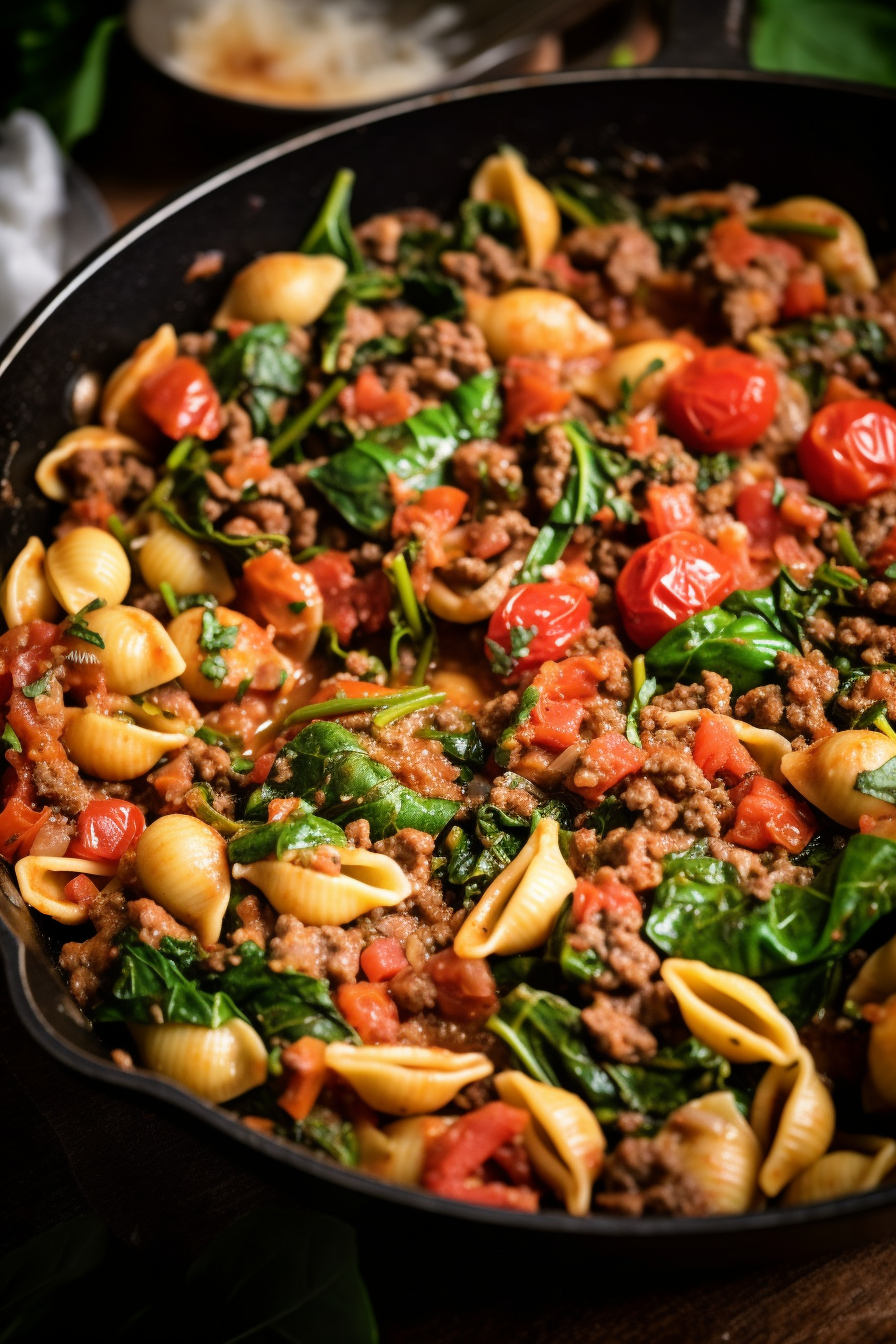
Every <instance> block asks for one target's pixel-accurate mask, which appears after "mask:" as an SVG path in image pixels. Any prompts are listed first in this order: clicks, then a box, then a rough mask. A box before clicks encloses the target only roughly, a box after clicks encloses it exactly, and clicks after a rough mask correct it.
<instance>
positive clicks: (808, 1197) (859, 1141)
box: [781, 1134, 896, 1208]
mask: <svg viewBox="0 0 896 1344" xmlns="http://www.w3.org/2000/svg"><path fill="white" fill-rule="evenodd" d="M855 1149H858V1150H860V1151H854V1150H855ZM894 1167H896V1141H894V1140H893V1139H883V1138H878V1137H877V1136H876V1135H873V1134H854V1135H850V1136H847V1135H841V1136H839V1138H838V1140H837V1149H836V1151H832V1152H830V1153H825V1154H824V1156H823V1157H820V1158H819V1159H818V1161H817V1162H814V1163H813V1164H812V1166H811V1167H807V1168H806V1170H805V1171H801V1172H800V1174H799V1176H797V1177H796V1178H795V1179H794V1180H793V1181H791V1183H790V1185H788V1187H787V1189H786V1190H785V1191H784V1197H783V1199H782V1200H781V1203H782V1204H783V1206H784V1207H785V1208H794V1207H796V1206H797V1205H800V1204H824V1203H827V1201H828V1200H832V1199H843V1198H844V1197H845V1196H846V1195H861V1194H864V1193H865V1192H866V1191H868V1190H876V1189H877V1187H878V1186H879V1185H880V1184H881V1183H882V1182H883V1181H884V1180H886V1178H887V1176H889V1174H890V1172H891V1171H892V1170H893V1168H894Z"/></svg>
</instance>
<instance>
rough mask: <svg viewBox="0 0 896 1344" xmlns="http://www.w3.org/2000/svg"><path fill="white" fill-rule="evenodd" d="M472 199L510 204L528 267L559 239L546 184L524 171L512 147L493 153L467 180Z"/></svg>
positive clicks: (557, 216) (557, 214)
mask: <svg viewBox="0 0 896 1344" xmlns="http://www.w3.org/2000/svg"><path fill="white" fill-rule="evenodd" d="M470 196H471V197H472V199H473V200H474V201H500V202H501V203H502V204H503V205H512V206H513V208H514V210H515V211H516V214H517V218H518V219H519V222H520V229H521V231H522V234H523V239H524V241H525V244H526V254H527V257H528V261H529V265H530V266H535V267H538V266H542V265H543V264H544V261H545V258H546V257H549V256H550V254H551V253H552V252H553V251H554V249H555V247H556V246H557V244H558V242H559V241H560V211H559V210H558V209H557V203H556V201H555V200H554V198H553V196H552V195H551V193H550V192H549V191H548V189H547V187H544V186H542V184H541V183H540V182H539V181H538V179H537V178H534V177H533V176H532V174H531V173H528V172H526V168H525V165H524V163H523V160H522V158H521V157H520V155H519V154H517V152H516V150H514V149H504V150H502V151H501V153H500V154H492V155H491V156H490V157H489V158H487V159H486V160H485V162H484V163H482V164H481V166H480V167H479V170H478V171H477V173H476V176H475V177H474V178H473V181H472V182H471V183H470Z"/></svg>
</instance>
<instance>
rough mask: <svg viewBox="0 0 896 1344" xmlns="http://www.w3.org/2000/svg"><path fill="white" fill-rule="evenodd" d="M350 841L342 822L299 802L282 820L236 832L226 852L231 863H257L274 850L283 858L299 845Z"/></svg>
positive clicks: (342, 845) (308, 846) (313, 846)
mask: <svg viewBox="0 0 896 1344" xmlns="http://www.w3.org/2000/svg"><path fill="white" fill-rule="evenodd" d="M347 843H348V841H347V840H346V838H345V831H343V830H342V828H341V827H340V826H337V825H336V824H335V823H334V822H332V821H327V820H326V819H325V818H324V817H317V816H315V815H314V813H313V812H312V811H311V809H310V808H309V807H308V805H307V804H304V803H300V804H299V805H298V806H297V807H295V808H294V809H293V811H292V812H290V814H289V816H288V817H284V819H283V820H282V821H269V822H267V823H266V824H265V825H263V826H257V827H253V829H252V830H250V831H246V832H245V833H244V834H243V835H238V836H235V837H234V839H233V840H231V841H230V844H229V845H228V847H227V853H228V856H229V858H230V862H231V863H257V862H258V861H259V860H260V859H266V858H267V857H268V856H269V855H272V854H273V855H274V856H275V857H276V858H278V859H282V858H283V856H284V854H287V853H289V852H290V851H292V850H296V849H316V848H317V846H318V845H335V846H336V848H337V849H344V848H345V846H346V844H347Z"/></svg>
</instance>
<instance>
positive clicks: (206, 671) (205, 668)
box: [199, 653, 227, 686]
mask: <svg viewBox="0 0 896 1344" xmlns="http://www.w3.org/2000/svg"><path fill="white" fill-rule="evenodd" d="M199 671H200V672H201V673H202V675H203V676H204V677H206V678H207V679H208V680H209V681H210V682H212V684H213V685H215V686H220V685H221V683H222V681H225V680H226V679H227V664H226V663H225V661H224V659H223V658H222V657H221V655H220V653H213V654H212V655H211V656H210V657H208V658H203V660H202V662H201V663H200V664H199Z"/></svg>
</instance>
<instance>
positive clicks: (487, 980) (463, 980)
mask: <svg viewBox="0 0 896 1344" xmlns="http://www.w3.org/2000/svg"><path fill="white" fill-rule="evenodd" d="M426 970H427V974H428V975H429V976H430V979H431V980H432V981H433V983H434V984H435V987H436V993H437V995H438V999H439V1012H441V1013H443V1014H444V1015H445V1017H450V1018H452V1019H454V1020H455V1021H458V1022H475V1021H477V1020H478V1021H482V1020H484V1019H485V1018H487V1017H490V1016H491V1014H492V1013H493V1012H494V1011H495V1009H496V1008H497V1006H498V997H497V994H496V992H495V979H494V976H493V975H492V973H491V970H490V969H489V965H488V962H487V961H480V960H479V959H478V958H471V957H459V956H458V955H457V953H456V952H455V951H454V948H453V947H449V948H447V949H446V950H445V951H444V952H437V953H436V955H435V956H434V957H430V959H429V961H428V962H427V963H426Z"/></svg>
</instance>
